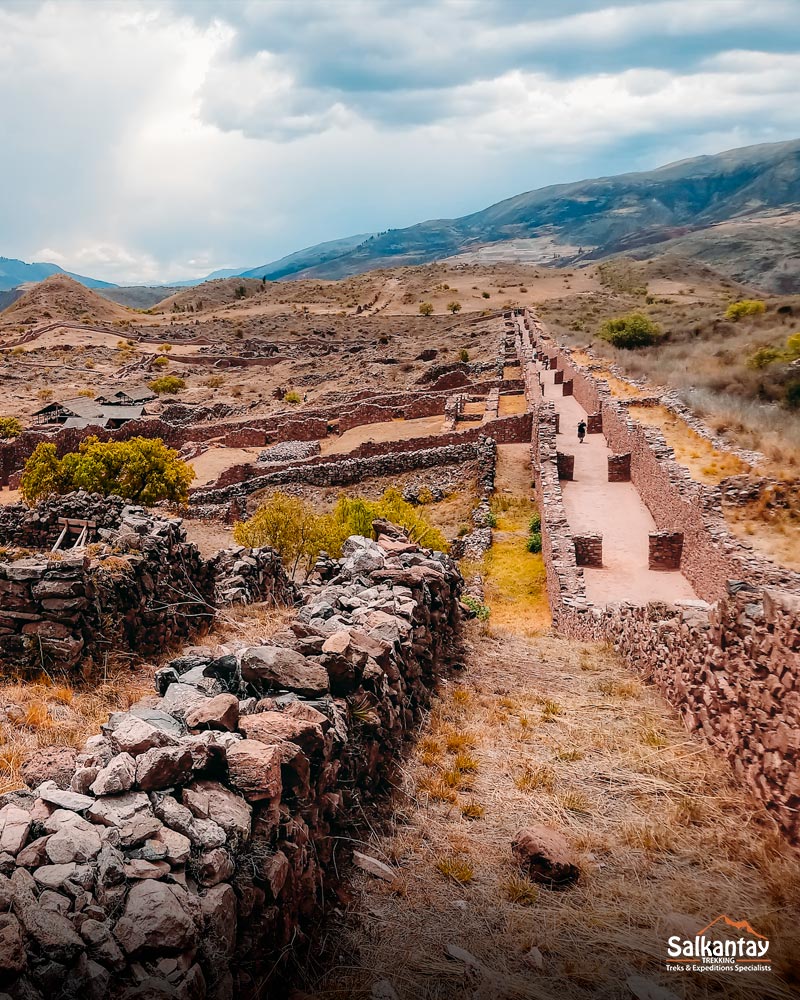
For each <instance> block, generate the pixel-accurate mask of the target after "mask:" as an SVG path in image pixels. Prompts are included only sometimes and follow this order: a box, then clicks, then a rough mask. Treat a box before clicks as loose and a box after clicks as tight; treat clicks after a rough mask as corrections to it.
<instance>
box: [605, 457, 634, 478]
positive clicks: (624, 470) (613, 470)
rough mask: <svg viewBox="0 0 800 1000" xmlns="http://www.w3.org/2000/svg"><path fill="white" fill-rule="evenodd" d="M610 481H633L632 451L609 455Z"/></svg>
mask: <svg viewBox="0 0 800 1000" xmlns="http://www.w3.org/2000/svg"><path fill="white" fill-rule="evenodd" d="M608 481H609V482H610V483H629V482H630V481H631V453H630V452H627V453H626V454H625V455H609V456H608Z"/></svg>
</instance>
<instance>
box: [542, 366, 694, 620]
mask: <svg viewBox="0 0 800 1000" xmlns="http://www.w3.org/2000/svg"><path fill="white" fill-rule="evenodd" d="M537 367H538V369H539V371H540V373H541V378H542V389H543V392H544V396H545V399H547V400H550V401H552V403H553V404H554V406H555V409H556V412H557V413H558V414H559V417H560V423H559V434H558V435H557V437H556V444H557V447H558V450H559V451H560V452H565V453H566V454H570V455H574V456H575V469H574V478H573V479H572V480H564V481H562V483H561V489H562V492H563V496H564V507H565V509H566V514H567V518H568V520H569V523H570V527H571V528H572V532H573V534H575V535H583V534H588V533H593V534H600V535H602V536H603V565H602V568H595V567H591V566H585V567H584V568H583V572H584V577H585V580H586V594H587V597H588V598H589V600H590V601H592V603H594V604H596V605H598V606H604V605H606V604H610V603H614V602H618V601H628V602H630V603H633V604H646V603H647V602H648V601H667V602H674V601H682V600H694V599H696V596H697V595H696V594H695V592H694V590H693V589H692V586H691V584H690V583H689V581H688V580H687V579H686V577H685V576H684V575H683V574H682V573H681V572H680V571H671V570H651V569H649V568H648V535H649V534H650V532H653V531H656V530H657V528H656V524H655V521H654V520H653V518H652V515H651V514H650V511H649V510H648V509H647V507H646V505H645V503H644V501H643V500H642V498H641V496H640V495H639V492H638V490H637V489H636V487H635V486H634V484H633V483H630V482H628V483H610V482H609V481H608V456H609V455H610V454H611V451H610V450H609V448H608V443H607V441H606V438H605V436H604V435H603V434H587V435H586V438H585V440H584V443H583V444H579V442H578V432H577V428H578V423H579V422H580V421H581V420H586V419H587V416H588V414H587V413H586V410H584V408H583V407H582V406H581V405H580V403H579V402H578V401H577V399H575V397H574V396H564V395H562V387H561V385H556V384H554V377H555V372H554V371H553V370H544V368H543V366H542V364H541V363H540V362H539V363H538V364H537Z"/></svg>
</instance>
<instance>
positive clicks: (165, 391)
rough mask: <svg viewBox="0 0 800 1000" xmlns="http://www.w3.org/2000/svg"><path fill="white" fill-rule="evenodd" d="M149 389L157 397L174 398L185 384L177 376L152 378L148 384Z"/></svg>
mask: <svg viewBox="0 0 800 1000" xmlns="http://www.w3.org/2000/svg"><path fill="white" fill-rule="evenodd" d="M150 388H151V389H152V390H153V392H155V393H156V394H157V395H159V396H162V395H167V396H174V395H175V393H177V392H180V391H181V389H185V388H186V382H185V381H184V380H183V379H182V378H178V376H177V375H162V376H161V378H154V379H153V381H152V382H150Z"/></svg>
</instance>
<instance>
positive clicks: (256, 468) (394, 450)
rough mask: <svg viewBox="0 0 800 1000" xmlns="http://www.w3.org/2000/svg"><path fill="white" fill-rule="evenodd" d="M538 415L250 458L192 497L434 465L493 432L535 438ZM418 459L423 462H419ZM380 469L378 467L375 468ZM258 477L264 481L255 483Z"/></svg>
mask: <svg viewBox="0 0 800 1000" xmlns="http://www.w3.org/2000/svg"><path fill="white" fill-rule="evenodd" d="M532 419H533V416H532V414H531V413H516V414H514V415H513V416H510V417H501V418H500V419H499V420H493V421H491V422H489V423H485V424H481V425H480V426H477V427H471V428H469V429H468V430H466V431H460V432H458V431H451V432H449V433H444V434H430V435H428V436H426V437H418V438H406V439H405V440H398V441H365V442H364V443H363V444H361V445H359V446H358V447H357V448H354V449H353V450H352V451H350V452H346V453H345V454H338V453H335V454H329V455H322V456H315V457H312V458H310V459H308V460H305V461H302V462H287V463H286V464H284V465H275V466H265V465H263V464H260V463H256V462H245V463H242V464H240V465H234V466H231V467H230V468H229V469H226V470H225V471H224V472H223V473H222V474H221V475H220V476H219V477H218V478H217V479H216V480H215V481H214V482H213V483H211V484H209V485H207V486H203V487H198V488H195V489H193V490H191V491H190V502H191V503H192V504H196V503H224V502H227V501H228V500H230V499H232V497H233V496H246V495H248V494H249V493H253V492H255V491H256V490H259V489H264V488H267V487H269V486H272V485H276V484H282V483H289V482H302V481H307V482H310V483H313V484H314V485H330V486H340V485H346V484H348V483H351V482H357V481H358V478H366V477H368V476H376V475H378V476H379V475H389V474H391V473H393V472H407V471H409V470H411V469H414V468H430V467H431V466H432V465H449V464H450V461H449V460H448V453H447V452H445V451H444V449H447V448H462V447H463V446H465V445H468V446H474V445H475V444H476V443H477V442H479V441H480V440H481V439H482V438H486V437H491V438H492V439H493V440H494V441H496V442H497V443H498V444H508V443H513V442H522V441H527V440H529V439H530V433H531V426H532ZM429 452H435V453H436V454H437V455H440V457H441V460H440V461H431V456H430V455H429V454H428V453H429ZM408 453H414V454H417V453H420V457H419V458H418V459H409V458H401V457H400V456H401V455H404V454H408ZM423 453H424V454H423ZM459 454H460V455H461V456H462V457H463V455H465V454H466V452H463V451H462V452H460V453H459ZM395 456H396V459H395ZM377 459H384V460H385V468H382V467H381V465H380V463H378V464H376V461H374V460H377ZM367 460H370V461H369V464H367V465H364V466H363V471H362V473H361V475H360V476H358V477H356V478H353V476H354V472H353V469H354V466H353V464H352V463H358V462H364V461H367ZM416 461H419V462H420V463H422V464H419V465H417V464H414V463H415V462H416ZM426 463H428V464H426ZM356 468H357V467H356ZM376 469H377V470H378V471H375V470H376ZM273 477H274V478H273ZM307 477H309V478H307ZM342 477H344V478H342ZM265 480H266V481H265ZM254 483H257V484H259V485H253V484H254ZM237 484H242V485H243V487H245V489H243V490H242V491H235V492H234V493H231V494H230V495H228V493H223V491H224V490H227V489H229V488H230V487H235V486H236V485H237ZM251 487H252V488H251Z"/></svg>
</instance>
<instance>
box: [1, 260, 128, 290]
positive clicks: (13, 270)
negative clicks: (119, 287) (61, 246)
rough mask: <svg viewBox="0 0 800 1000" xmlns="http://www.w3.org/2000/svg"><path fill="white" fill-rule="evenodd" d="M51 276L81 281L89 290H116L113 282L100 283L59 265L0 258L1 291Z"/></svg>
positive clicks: (97, 279) (95, 279)
mask: <svg viewBox="0 0 800 1000" xmlns="http://www.w3.org/2000/svg"><path fill="white" fill-rule="evenodd" d="M51 274H66V275H68V276H69V277H70V278H74V279H75V281H79V282H80V283H81V284H82V285H86V287H87V288H115V287H116V285H114V284H113V282H111V281H100V279H99V278H87V277H85V276H84V275H82V274H73V273H72V272H71V271H65V270H64V268H63V267H59V266H58V264H38V263H34V264H26V263H25V261H24V260H16V259H15V258H13V257H0V291H7V290H8V289H10V288H19V286H20V285H26V284H29V283H34V282H37V281H44V279H45V278H49V277H50V275H51Z"/></svg>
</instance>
